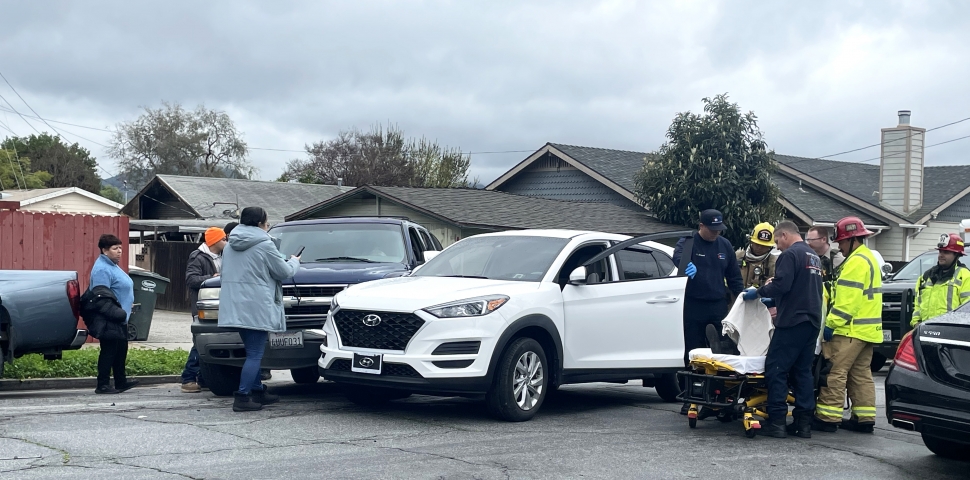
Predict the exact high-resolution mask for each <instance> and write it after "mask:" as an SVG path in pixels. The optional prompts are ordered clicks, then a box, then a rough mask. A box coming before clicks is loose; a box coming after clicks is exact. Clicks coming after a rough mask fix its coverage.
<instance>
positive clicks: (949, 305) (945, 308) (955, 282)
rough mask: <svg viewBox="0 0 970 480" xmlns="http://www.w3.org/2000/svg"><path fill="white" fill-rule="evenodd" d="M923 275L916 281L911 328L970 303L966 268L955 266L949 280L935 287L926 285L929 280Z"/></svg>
mask: <svg viewBox="0 0 970 480" xmlns="http://www.w3.org/2000/svg"><path fill="white" fill-rule="evenodd" d="M923 275H925V273H924V274H923ZM923 275H920V277H919V280H917V281H916V302H914V303H915V305H916V309H915V311H913V321H912V322H910V324H911V325H912V326H914V327H915V326H916V324H917V323H920V322H925V321H926V320H929V319H931V318H933V317H937V316H940V315H943V314H944V313H946V312H952V311H953V310H955V309H957V307H959V306H960V305H963V304H964V303H967V301H970V269H967V267H964V266H963V265H957V269H956V271H955V272H953V277H952V278H950V280H948V281H947V282H945V283H938V284H936V285H927V284H926V283H928V282H929V280H927V279H925V278H923Z"/></svg>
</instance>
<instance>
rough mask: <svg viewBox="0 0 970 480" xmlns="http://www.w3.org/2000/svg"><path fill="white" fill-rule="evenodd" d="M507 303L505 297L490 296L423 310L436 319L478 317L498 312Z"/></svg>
mask: <svg viewBox="0 0 970 480" xmlns="http://www.w3.org/2000/svg"><path fill="white" fill-rule="evenodd" d="M508 301H509V297H507V296H505V295H492V296H488V297H477V298H469V299H466V300H459V301H457V302H449V303H443V304H441V305H435V306H433V307H428V308H425V309H424V311H425V312H428V313H430V314H432V315H434V316H436V317H438V318H461V317H480V316H482V315H488V314H490V313H492V312H494V311H496V310H498V309H499V308H500V307H501V306H502V305H505V303H506V302H508Z"/></svg>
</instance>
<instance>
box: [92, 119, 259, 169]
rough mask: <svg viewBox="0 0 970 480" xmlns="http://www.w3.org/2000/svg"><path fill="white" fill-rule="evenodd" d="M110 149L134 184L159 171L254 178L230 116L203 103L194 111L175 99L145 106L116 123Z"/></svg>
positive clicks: (243, 142) (244, 146) (239, 136)
mask: <svg viewBox="0 0 970 480" xmlns="http://www.w3.org/2000/svg"><path fill="white" fill-rule="evenodd" d="M108 153H109V154H110V155H111V157H112V158H115V159H117V160H118V165H119V167H120V168H121V174H122V176H123V177H124V178H127V179H128V181H129V182H131V183H132V184H133V185H144V184H145V183H146V182H147V181H148V180H150V179H151V178H152V177H153V176H154V175H155V174H157V173H164V174H170V175H190V176H198V177H236V178H252V176H253V175H254V174H255V172H256V169H255V168H254V167H253V166H252V164H251V163H250V162H249V159H248V154H249V149H248V147H247V146H246V142H245V141H243V139H242V134H241V133H240V132H239V131H237V130H236V126H235V124H234V123H233V122H232V119H230V118H229V115H228V114H226V113H225V112H219V111H215V110H209V109H207V108H205V107H204V106H202V105H200V106H198V107H197V108H196V109H195V110H193V111H189V110H185V109H184V108H182V106H181V105H179V104H178V103H175V104H170V103H163V104H162V107H161V108H157V109H152V108H147V107H146V108H145V113H143V114H142V115H141V116H139V117H138V118H137V119H135V120H132V121H130V122H123V123H120V124H118V126H117V129H116V131H115V136H114V138H112V140H111V144H110V145H109V148H108Z"/></svg>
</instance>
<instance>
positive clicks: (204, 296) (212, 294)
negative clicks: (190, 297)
mask: <svg viewBox="0 0 970 480" xmlns="http://www.w3.org/2000/svg"><path fill="white" fill-rule="evenodd" d="M221 290H222V289H221V288H203V289H200V290H199V300H219V292H220V291H221Z"/></svg>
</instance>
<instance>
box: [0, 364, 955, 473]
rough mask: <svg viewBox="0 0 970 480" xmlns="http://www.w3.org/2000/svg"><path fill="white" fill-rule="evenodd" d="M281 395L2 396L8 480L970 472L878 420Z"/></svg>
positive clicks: (569, 401) (617, 388)
mask: <svg viewBox="0 0 970 480" xmlns="http://www.w3.org/2000/svg"><path fill="white" fill-rule="evenodd" d="M280 373H282V372H280ZM883 379H884V378H883V377H880V378H879V382H878V384H879V385H880V387H881V385H882V380H883ZM271 383H272V384H273V385H274V387H275V389H276V391H277V392H279V393H281V394H282V395H283V396H284V398H283V401H282V402H281V403H279V404H277V405H272V406H269V407H267V408H265V409H264V410H263V411H260V412H255V413H248V414H237V413H233V412H232V411H231V409H230V404H231V401H230V400H229V399H226V398H218V397H214V396H212V395H211V394H210V393H208V392H206V393H202V394H194V395H188V394H182V393H179V391H178V389H177V386H176V385H171V386H159V387H149V388H139V389H135V390H132V391H130V392H128V393H125V394H122V395H116V396H110V397H109V396H100V395H94V394H93V392H90V391H76V390H73V391H45V392H26V393H21V392H11V393H0V477H3V478H18V479H19V478H85V479H95V478H128V479H133V478H209V479H215V478H222V479H230V478H614V479H615V478H714V479H718V478H723V479H745V480H747V479H756V478H787V479H816V478H837V479H848V478H879V479H897V478H932V479H933V480H941V479H948V478H967V474H966V472H967V470H968V468H970V463H965V462H954V461H949V460H944V459H941V458H938V457H936V456H934V455H932V454H931V453H930V452H929V451H928V450H927V449H926V448H925V447H924V446H923V445H922V442H921V441H920V438H919V436H917V435H914V434H911V433H908V432H903V431H900V430H896V429H893V428H891V427H889V426H888V425H887V424H886V423H885V420H884V412H883V411H882V409H881V407H880V412H879V415H880V416H879V425H878V427H879V428H878V429H877V431H876V433H875V434H874V435H862V434H857V433H853V432H839V433H836V434H822V433H818V434H816V435H815V437H814V438H812V439H811V440H801V439H794V438H792V439H787V440H776V439H769V438H761V437H759V438H755V439H747V438H745V437H744V436H743V434H742V429H741V426H740V424H739V423H738V422H734V423H730V424H722V423H720V422H718V421H717V420H716V419H713V418H712V419H708V420H705V421H703V422H701V424H700V425H699V426H698V428H697V429H696V430H690V429H688V427H687V419H686V417H683V416H681V415H679V414H678V413H677V410H679V406H678V405H673V404H667V403H663V402H662V401H661V400H660V398H659V397H657V396H656V394H655V393H654V390H653V389H650V388H643V387H641V386H639V385H636V384H633V383H631V384H627V385H616V384H593V385H582V386H567V387H564V388H563V389H562V391H561V392H560V394H559V395H557V396H556V397H554V398H551V399H550V400H549V402H547V403H546V405H544V407H543V412H542V413H541V414H540V415H539V416H538V417H537V418H536V419H534V420H533V421H531V422H525V423H514V424H513V423H504V422H498V421H495V420H492V419H491V418H489V417H488V416H487V415H486V414H485V412H484V408H483V407H482V405H481V404H480V403H477V402H475V401H472V400H468V399H456V398H435V397H424V396H413V397H411V398H409V399H406V400H401V401H396V402H392V403H390V404H388V405H386V406H384V407H382V408H375V409H368V408H361V407H357V406H355V405H353V404H351V403H349V402H347V401H346V400H345V399H344V398H343V396H342V395H341V393H340V389H339V387H338V386H337V385H334V384H332V383H327V382H320V383H318V384H316V385H310V386H298V385H294V384H291V383H289V382H288V381H286V379H285V375H280V374H278V375H276V376H275V377H274V380H273V381H272V382H271ZM878 398H879V399H880V401H881V400H882V398H883V395H882V392H881V391H880V392H879V396H878Z"/></svg>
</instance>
